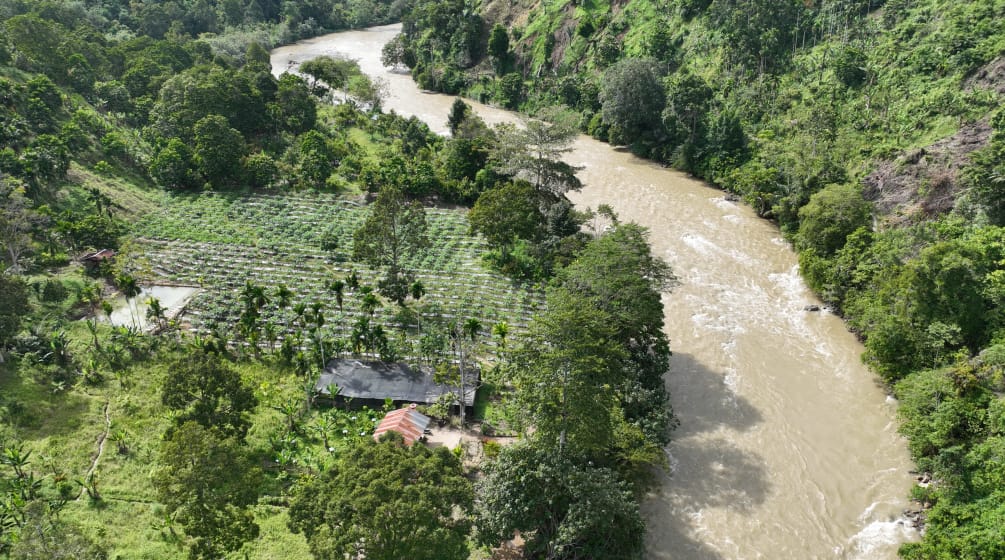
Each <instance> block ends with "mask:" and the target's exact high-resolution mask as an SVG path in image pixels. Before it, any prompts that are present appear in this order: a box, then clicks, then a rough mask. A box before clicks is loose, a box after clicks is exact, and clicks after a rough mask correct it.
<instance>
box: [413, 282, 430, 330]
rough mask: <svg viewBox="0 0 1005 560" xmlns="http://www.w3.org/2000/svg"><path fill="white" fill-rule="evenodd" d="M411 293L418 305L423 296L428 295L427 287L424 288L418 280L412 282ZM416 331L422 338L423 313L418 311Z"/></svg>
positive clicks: (416, 312)
mask: <svg viewBox="0 0 1005 560" xmlns="http://www.w3.org/2000/svg"><path fill="white" fill-rule="evenodd" d="M410 291H411V293H412V299H414V300H415V302H416V303H418V302H419V299H420V298H422V296H424V295H426V287H425V286H423V285H422V282H421V281H419V280H416V281H415V282H412V286H411V288H410ZM415 330H416V332H417V334H418V335H419V336H420V337H421V336H422V313H421V312H420V311H419V310H418V309H416V310H415Z"/></svg>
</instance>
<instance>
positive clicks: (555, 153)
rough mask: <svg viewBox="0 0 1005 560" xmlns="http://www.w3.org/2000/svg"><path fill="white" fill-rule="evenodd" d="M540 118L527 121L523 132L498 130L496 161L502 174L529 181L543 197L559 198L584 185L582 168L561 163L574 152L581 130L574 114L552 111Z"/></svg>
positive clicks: (520, 130) (503, 128) (510, 127)
mask: <svg viewBox="0 0 1005 560" xmlns="http://www.w3.org/2000/svg"><path fill="white" fill-rule="evenodd" d="M540 117H541V119H530V120H525V121H524V122H523V128H522V129H517V128H515V127H512V126H506V125H500V126H499V127H497V128H496V132H497V134H498V138H499V140H498V142H497V147H496V151H495V153H494V154H493V158H494V159H495V160H496V161H497V162H498V166H499V170H500V171H501V172H502V173H506V174H508V175H512V176H514V177H516V178H518V179H524V180H526V181H529V182H530V184H532V185H534V188H536V189H537V190H539V191H541V192H542V193H543V194H546V195H551V196H552V197H556V198H557V197H560V196H561V195H564V194H565V193H566V192H568V191H571V190H572V191H575V190H579V189H580V188H581V187H582V186H583V185H582V183H580V182H579V179H577V178H576V171H578V169H577V168H575V167H573V166H571V165H569V164H568V163H565V162H564V161H562V160H561V157H562V155H563V154H565V153H568V152H570V151H572V143H573V142H574V141H575V140H576V136H578V135H579V131H578V130H577V129H576V125H575V122H574V114H573V113H571V112H568V111H563V110H557V109H551V110H547V111H544V112H543V113H542V114H541V115H540Z"/></svg>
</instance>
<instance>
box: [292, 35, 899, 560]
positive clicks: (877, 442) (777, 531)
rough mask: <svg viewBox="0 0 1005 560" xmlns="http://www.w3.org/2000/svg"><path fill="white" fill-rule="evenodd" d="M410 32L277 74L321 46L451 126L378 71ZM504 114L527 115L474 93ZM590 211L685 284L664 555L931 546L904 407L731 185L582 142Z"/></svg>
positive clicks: (676, 298)
mask: <svg viewBox="0 0 1005 560" xmlns="http://www.w3.org/2000/svg"><path fill="white" fill-rule="evenodd" d="M399 31H400V25H389V26H383V27H375V28H371V29H366V30H361V31H350V32H343V33H336V34H332V35H326V36H322V37H317V38H314V39H311V40H307V41H302V42H300V43H297V44H296V45H290V46H285V47H281V48H278V49H276V50H275V51H273V53H272V66H273V71H274V72H276V73H277V74H278V73H281V72H282V71H284V70H287V69H293V68H295V66H296V64H298V63H299V62H302V61H304V60H309V59H311V58H314V57H316V56H319V55H336V54H338V55H342V56H348V57H350V58H354V59H357V60H358V61H359V63H360V66H361V67H362V68H363V70H364V71H365V72H366V73H367V74H369V75H372V76H378V77H380V78H382V79H384V80H386V81H387V83H388V85H389V90H390V95H389V98H388V99H387V101H386V103H385V110H388V109H391V110H394V111H397V112H398V113H401V114H405V115H416V116H418V117H419V118H421V119H422V120H423V121H425V122H426V123H428V124H429V126H430V127H431V128H433V129H434V130H436V131H437V132H440V133H445V131H446V130H447V125H446V120H447V114H448V112H449V109H450V105H451V104H452V103H453V101H454V97H452V96H448V95H440V94H431V93H424V92H421V91H420V90H419V89H418V88H417V87H416V85H415V84H414V83H413V82H412V80H411V79H410V77H409V76H408V75H407V74H405V73H401V72H392V71H390V70H388V69H386V68H384V67H383V66H382V65H381V63H380V51H381V47H382V46H383V45H384V44H385V43H386V42H387V41H388V40H390V39H391V38H392V37H394V35H395V34H397V33H398V32H399ZM469 104H471V105H472V106H473V107H474V108H475V110H476V111H477V113H478V114H479V115H480V116H481V117H482V118H483V119H485V121H486V122H488V123H490V124H494V123H499V122H515V121H516V120H517V118H516V116H515V115H514V114H513V113H510V112H508V111H503V110H500V109H496V108H492V107H487V106H484V105H480V104H478V103H474V102H470V101H469ZM567 160H568V161H569V162H570V163H572V164H574V165H578V166H582V167H583V170H582V171H581V172H580V173H579V177H580V179H581V180H582V181H583V184H584V188H583V189H582V191H580V192H578V193H572V194H571V196H570V198H571V199H572V200H573V202H574V203H575V204H576V205H577V206H579V207H582V208H585V207H587V206H590V207H593V208H596V207H597V205H598V204H602V203H607V204H610V205H611V206H612V207H613V208H614V210H615V211H616V212H617V213H618V215H619V216H620V218H621V219H622V220H623V221H634V222H637V223H639V224H642V225H644V226H646V227H647V228H649V230H650V232H651V237H650V241H651V243H652V247H653V250H654V252H655V254H657V255H660V256H662V257H663V258H665V259H666V260H667V262H669V263H670V265H671V266H672V267H673V269H674V271H675V273H676V274H677V275H678V276H679V278H680V281H681V282H680V285H679V286H678V287H676V288H675V289H674V290H673V292H672V293H668V294H665V295H664V297H663V302H664V305H665V307H666V318H665V329H666V332H667V334H668V335H669V337H670V341H671V348H672V349H673V350H674V356H673V359H672V362H671V371H670V372H669V373H668V374H667V376H666V382H667V386H668V387H669V389H670V391H671V395H672V397H671V398H672V403H673V407H674V411H675V413H676V414H677V415H678V417H679V418H680V421H681V427H680V428H679V429H678V431H677V432H676V433H675V434H674V441H673V442H672V443H671V445H670V446H669V447H668V449H667V455H668V457H669V460H670V465H671V468H670V470H669V472H667V473H666V474H665V476H663V477H662V480H661V486H660V488H659V489H658V491H656V492H654V493H653V494H652V495H651V496H649V497H648V498H647V499H646V500H645V501H644V502H643V506H642V507H643V512H644V514H645V516H646V519H647V522H648V533H647V540H646V550H647V557H648V558H652V559H669V558H674V559H684V560H686V559H696V560H697V559H701V560H704V559H724V560H725V559H729V560H733V559H758V558H759V559H800V560H801V559H810V558H841V559H893V558H896V557H897V556H896V550H897V547H898V546H899V544H900V543H902V542H904V541H906V540H912V539H915V538H917V534H916V531H914V530H913V529H911V528H910V527H909V525H908V524H907V522H906V521H905V520H904V519H903V517H902V512H903V510H904V509H906V508H907V507H908V506H909V502H908V500H907V496H908V494H909V491H910V488H911V485H912V482H913V481H912V478H911V475H910V473H909V470H910V469H911V468H912V464H911V462H910V459H909V456H908V453H907V449H906V445H905V442H904V441H903V439H902V438H901V437H900V436H899V435H898V434H897V431H896V428H897V424H896V420H895V414H896V403H895V402H894V401H893V400H892V399H890V398H888V397H887V395H886V394H885V392H884V391H883V389H882V387H881V386H880V385H879V383H878V381H877V378H876V376H875V375H873V374H872V373H871V372H870V371H869V370H868V369H866V368H865V367H864V366H863V365H862V363H861V361H860V360H859V356H860V355H861V353H862V346H861V344H859V342H858V341H857V340H856V339H855V337H854V336H852V335H851V334H850V333H849V332H848V331H847V330H846V328H845V325H844V323H843V322H842V321H841V320H840V319H839V318H837V317H835V316H833V315H831V314H829V313H827V312H826V311H824V312H807V311H804V309H803V308H804V306H806V305H810V304H819V301H818V300H817V299H816V298H815V296H814V295H813V294H812V293H811V292H810V291H809V290H808V289H807V288H806V287H805V285H804V284H803V282H802V280H801V279H800V277H799V274H798V267H797V260H796V256H795V254H794V253H793V252H792V250H791V248H790V247H789V245H788V244H787V243H786V242H785V241H784V240H783V239H782V238H781V235H780V233H779V232H778V230H777V228H775V227H774V226H773V225H771V224H770V223H768V222H766V221H764V220H761V219H759V218H757V216H756V215H754V213H753V212H752V211H751V210H750V209H749V208H747V207H745V206H743V205H742V204H737V203H734V202H730V201H728V200H727V199H726V198H725V197H724V196H723V193H722V192H721V191H718V190H715V189H713V188H711V187H709V186H707V185H706V184H704V183H702V182H700V181H697V180H694V179H692V178H689V177H688V176H686V175H685V174H682V173H678V172H675V171H672V170H667V169H664V168H661V167H659V166H658V165H655V164H652V163H650V162H647V161H644V160H640V159H638V158H635V157H633V156H632V155H630V154H628V153H625V152H624V151H621V150H619V149H616V148H613V147H611V146H609V145H607V144H603V143H601V142H597V141H595V140H593V139H591V138H589V137H585V136H581V137H580V138H579V139H578V140H577V141H576V143H575V145H574V150H573V151H572V152H571V153H570V154H569V155H568V157H567Z"/></svg>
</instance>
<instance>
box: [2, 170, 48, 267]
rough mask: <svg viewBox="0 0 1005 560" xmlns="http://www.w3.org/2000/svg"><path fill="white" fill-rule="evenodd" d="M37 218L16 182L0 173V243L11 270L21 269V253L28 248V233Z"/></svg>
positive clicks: (29, 242)
mask: <svg viewBox="0 0 1005 560" xmlns="http://www.w3.org/2000/svg"><path fill="white" fill-rule="evenodd" d="M40 219H41V216H39V215H38V213H37V212H35V211H34V210H33V209H32V208H31V200H30V199H28V197H26V196H25V190H24V187H23V186H21V185H20V182H18V181H15V180H13V179H10V178H6V177H0V247H2V248H3V253H4V257H5V259H6V261H7V266H8V267H9V268H10V270H11V272H14V273H15V274H17V273H20V272H21V264H22V260H23V258H24V255H25V253H27V252H28V251H30V250H31V235H30V234H31V232H32V230H34V229H35V226H36V224H37V223H38V221H39V220H40Z"/></svg>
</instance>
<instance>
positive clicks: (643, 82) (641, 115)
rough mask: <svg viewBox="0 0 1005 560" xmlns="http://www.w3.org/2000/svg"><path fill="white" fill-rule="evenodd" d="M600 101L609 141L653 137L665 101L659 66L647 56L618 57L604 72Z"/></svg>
mask: <svg viewBox="0 0 1005 560" xmlns="http://www.w3.org/2000/svg"><path fill="white" fill-rule="evenodd" d="M600 102H601V103H602V106H601V114H602V115H603V119H604V122H605V123H607V124H608V125H610V127H611V130H610V133H609V134H610V138H611V141H612V142H615V143H632V142H636V141H638V140H643V141H646V140H653V139H656V138H657V137H658V136H659V133H660V128H661V127H660V113H661V112H662V111H663V106H664V103H665V93H664V91H663V66H662V65H661V64H660V63H659V62H657V61H655V60H653V59H648V58H645V59H641V58H624V59H622V60H619V61H618V62H617V63H616V64H614V66H611V67H610V68H608V70H607V72H605V73H604V79H603V82H602V84H601V89H600Z"/></svg>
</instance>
